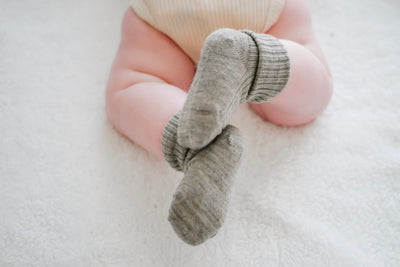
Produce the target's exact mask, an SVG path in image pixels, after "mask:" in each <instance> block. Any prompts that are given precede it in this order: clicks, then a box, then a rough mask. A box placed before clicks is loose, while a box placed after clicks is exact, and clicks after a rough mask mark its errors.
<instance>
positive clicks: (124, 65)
mask: <svg viewBox="0 0 400 267" xmlns="http://www.w3.org/2000/svg"><path fill="white" fill-rule="evenodd" d="M121 34H122V36H121V43H120V46H119V49H118V52H117V55H116V58H115V61H114V64H113V66H112V69H111V73H110V78H109V82H108V85H107V91H106V105H107V115H108V118H109V120H110V122H111V123H112V124H113V125H114V127H115V128H116V129H117V130H118V131H119V132H120V133H122V134H124V135H125V136H127V137H128V138H129V139H131V140H132V141H133V142H134V143H136V144H138V145H140V146H141V147H143V148H145V149H146V150H147V151H149V152H151V153H153V154H155V155H157V156H159V157H163V154H162V151H161V135H162V132H163V129H164V127H165V125H166V124H167V123H168V121H169V119H170V118H171V117H172V116H173V115H174V114H175V113H177V112H178V111H179V110H180V109H182V106H183V103H184V102H185V100H186V92H185V91H184V90H188V88H189V87H190V84H191V82H192V80H193V76H194V72H195V67H194V65H193V63H192V61H191V60H190V59H189V57H188V56H186V54H184V53H183V52H182V51H181V49H180V48H179V47H178V46H176V45H175V43H174V42H173V41H171V40H170V39H169V38H168V37H167V36H165V35H163V34H162V33H160V32H158V31H156V30H155V29H154V28H152V27H151V26H149V25H148V24H147V23H145V22H144V21H143V20H141V19H139V18H138V17H137V16H136V14H135V13H134V12H133V10H132V9H131V8H129V9H128V10H127V12H126V14H125V16H124V19H123V22H122V32H121ZM182 89H184V90H182Z"/></svg>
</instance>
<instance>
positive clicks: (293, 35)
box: [106, 0, 332, 158]
mask: <svg viewBox="0 0 400 267" xmlns="http://www.w3.org/2000/svg"><path fill="white" fill-rule="evenodd" d="M266 33H267V34H270V35H273V36H275V37H277V38H279V39H280V41H281V42H282V44H283V45H284V46H285V48H286V49H287V52H288V54H289V58H290V63H291V69H290V78H289V81H288V83H287V85H286V87H285V89H284V90H283V91H282V92H281V93H280V94H279V95H278V96H276V97H274V98H272V99H270V100H268V101H267V102H265V103H261V104H254V103H250V104H249V105H250V106H251V108H253V110H254V111H255V112H256V113H257V114H258V115H259V116H261V117H262V118H264V119H266V120H268V121H270V122H273V123H276V124H280V125H291V126H295V125H301V124H306V123H309V122H311V121H313V120H314V119H315V118H316V117H317V116H318V115H319V114H320V113H321V112H322V111H323V110H324V109H325V107H326V106H327V104H328V102H329V100H330V98H331V94H332V77H331V73H330V71H329V67H328V64H327V63H326V60H325V58H324V56H323V53H322V51H321V48H320V46H319V44H318V42H317V40H316V39H315V36H314V32H313V30H312V25H311V16H310V13H309V11H308V7H307V5H306V3H305V1H304V0H286V3H285V6H284V8H283V11H282V13H281V16H280V18H279V19H278V21H277V22H276V23H275V25H274V26H272V27H271V28H270V29H269V30H268V31H267V32H266ZM194 74H195V65H194V63H193V62H192V60H191V59H190V58H189V57H188V56H187V55H186V54H185V53H184V52H183V51H182V49H181V48H180V47H178V46H177V45H176V44H175V43H174V42H173V41H172V40H171V39H170V38H168V37H167V36H166V35H164V34H162V33H161V32H159V31H157V30H156V29H154V28H153V27H151V26H150V25H149V24H147V23H146V22H144V21H143V20H141V19H140V18H139V17H138V16H137V15H136V14H135V12H134V11H133V10H132V8H129V9H128V10H127V11H126V13H125V16H124V19H123V22H122V36H121V43H120V46H119V49H118V52H117V55H116V58H115V61H114V64H113V66H112V69H111V73H110V78H109V82H108V85H107V91H106V103H107V115H108V118H109V120H110V122H111V123H112V124H113V125H114V127H115V128H116V129H117V130H118V131H119V132H121V133H122V134H124V135H125V136H127V137H128V138H129V139H131V140H132V141H133V142H134V143H136V144H138V145H140V146H142V147H143V148H145V149H146V150H147V151H149V152H151V153H153V154H154V155H157V156H159V157H161V158H162V157H163V154H162V151H161V135H162V132H163V129H164V128H165V125H166V124H167V123H168V121H169V120H170V118H171V117H172V116H173V115H174V114H176V113H177V112H178V111H179V110H181V109H182V107H183V104H184V102H185V100H186V96H187V92H188V90H189V88H190V85H191V83H192V80H193V77H194Z"/></svg>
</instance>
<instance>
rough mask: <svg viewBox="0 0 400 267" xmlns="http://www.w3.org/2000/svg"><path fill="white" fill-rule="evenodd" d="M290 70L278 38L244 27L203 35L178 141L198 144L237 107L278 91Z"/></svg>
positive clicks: (194, 146)
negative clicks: (244, 28) (203, 40)
mask: <svg viewBox="0 0 400 267" xmlns="http://www.w3.org/2000/svg"><path fill="white" fill-rule="evenodd" d="M289 74H290V64H289V57H288V54H287V52H286V49H285V48H284V47H283V45H282V44H281V42H280V41H279V40H278V39H276V38H274V37H272V36H270V35H266V34H256V33H254V32H252V31H249V30H242V31H237V30H233V29H220V30H217V31H215V32H213V33H212V34H210V36H208V37H207V39H206V42H205V44H204V46H203V49H202V52H201V56H200V61H199V65H198V68H197V71H196V74H195V77H194V79H193V82H192V85H191V88H190V90H189V93H188V97H187V100H186V102H185V104H184V107H183V109H182V117H181V120H180V122H179V127H178V141H179V143H180V144H181V145H183V146H185V147H189V148H192V149H199V148H201V147H204V146H205V145H207V144H208V143H209V142H210V141H211V140H213V139H214V138H215V136H217V135H218V134H220V133H221V131H222V129H223V128H224V127H225V126H226V125H227V124H228V123H229V121H230V119H231V117H232V115H233V113H234V112H235V111H236V109H237V108H238V106H239V105H240V104H241V103H243V102H245V101H250V102H258V103H260V102H265V101H267V100H268V99H270V98H271V97H274V96H276V95H277V94H279V93H280V92H281V91H282V89H283V88H284V87H285V86H286V83H287V81H288V79H289Z"/></svg>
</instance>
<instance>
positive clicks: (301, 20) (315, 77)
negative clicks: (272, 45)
mask: <svg viewBox="0 0 400 267" xmlns="http://www.w3.org/2000/svg"><path fill="white" fill-rule="evenodd" d="M267 33H268V34H270V35H273V36H275V37H277V38H279V39H280V41H281V42H282V44H283V45H284V46H285V48H286V49H287V51H288V54H289V58H290V65H291V68H290V77H289V81H288V83H287V85H286V87H285V88H284V89H283V91H282V92H281V93H280V94H278V95H277V96H276V97H274V98H272V99H270V100H268V101H267V102H264V103H262V104H255V103H250V105H251V107H252V108H253V109H254V110H255V111H256V113H257V114H259V115H260V116H261V117H263V118H265V119H267V120H269V121H271V122H274V123H277V124H281V125H300V124H305V123H308V122H311V121H312V120H314V119H315V118H316V117H317V116H318V115H319V114H320V113H321V112H322V111H323V110H324V109H325V107H326V106H327V105H328V102H329V100H330V97H331V94H332V77H331V73H330V71H329V67H328V64H327V63H326V61H325V59H324V56H323V54H322V51H321V48H320V46H319V44H318V42H317V40H316V39H315V36H314V33H313V30H312V25H311V16H310V13H309V10H308V7H307V5H306V3H305V2H304V0H286V3H285V7H284V9H283V11H282V15H281V17H280V18H279V20H278V22H277V23H276V24H275V25H274V26H273V27H272V28H271V29H270V30H269V31H268V32H267Z"/></svg>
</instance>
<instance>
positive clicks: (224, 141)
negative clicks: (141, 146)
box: [162, 115, 243, 245]
mask: <svg viewBox="0 0 400 267" xmlns="http://www.w3.org/2000/svg"><path fill="white" fill-rule="evenodd" d="M178 121H179V115H175V116H174V117H173V118H172V119H171V121H170V122H169V123H168V125H167V127H166V128H165V130H164V133H163V138H162V143H163V152H164V156H165V159H166V160H167V161H168V162H169V163H170V164H171V166H172V167H174V168H175V169H176V170H179V171H183V172H184V173H185V175H184V177H183V179H182V181H181V183H180V184H179V186H178V188H177V190H176V192H175V194H174V197H173V200H172V203H171V207H170V211H169V218H168V219H169V221H170V223H171V225H172V227H173V229H174V230H175V232H176V233H177V234H178V236H179V237H180V238H181V239H182V240H184V241H185V242H186V243H188V244H191V245H198V244H201V243H203V242H204V241H206V240H207V239H209V238H211V237H213V236H214V235H215V234H216V233H217V231H218V229H219V228H220V227H221V226H222V224H223V222H224V220H225V216H226V213H227V209H228V201H229V195H230V192H231V188H232V185H233V180H234V177H235V175H236V172H237V170H238V167H239V165H240V162H241V159H242V154H243V140H242V137H241V135H240V133H239V130H238V129H237V128H235V127H233V126H231V125H228V126H226V127H225V128H224V129H223V130H222V133H221V134H220V135H219V136H217V137H216V138H215V139H214V140H213V141H212V142H211V143H210V144H209V145H207V146H206V147H204V148H202V149H200V150H192V149H187V148H184V147H182V146H181V145H179V144H178V143H177V142H176V131H177V126H178Z"/></svg>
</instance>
